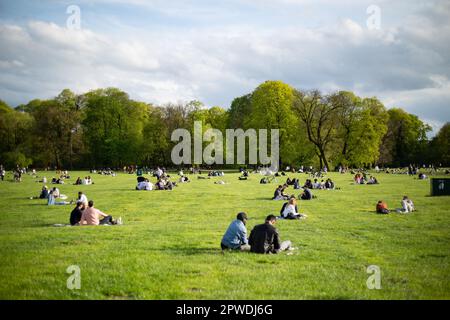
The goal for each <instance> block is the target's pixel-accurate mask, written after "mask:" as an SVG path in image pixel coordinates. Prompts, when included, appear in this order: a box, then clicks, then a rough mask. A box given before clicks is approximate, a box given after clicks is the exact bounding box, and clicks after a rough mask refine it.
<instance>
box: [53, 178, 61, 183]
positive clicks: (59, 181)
mask: <svg viewBox="0 0 450 320" xmlns="http://www.w3.org/2000/svg"><path fill="white" fill-rule="evenodd" d="M52 184H64V180H63V179H61V178H59V179H56V178H52Z"/></svg>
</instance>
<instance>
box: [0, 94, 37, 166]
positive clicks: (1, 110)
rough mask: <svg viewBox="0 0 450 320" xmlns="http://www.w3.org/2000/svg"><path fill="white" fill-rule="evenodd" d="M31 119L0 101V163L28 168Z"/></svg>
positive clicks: (30, 160) (30, 161) (29, 162)
mask: <svg viewBox="0 0 450 320" xmlns="http://www.w3.org/2000/svg"><path fill="white" fill-rule="evenodd" d="M32 124H33V119H32V117H31V116H30V115H29V114H27V113H23V112H18V111H15V110H14V109H11V108H10V107H9V106H8V105H7V104H6V103H4V102H3V101H0V141H1V143H0V159H1V160H0V163H3V161H4V164H5V165H7V166H10V167H12V166H16V165H17V164H18V165H20V166H24V167H26V166H28V165H30V164H31V163H32V159H31V157H29V154H31V152H30V146H31V137H32V135H31V127H32Z"/></svg>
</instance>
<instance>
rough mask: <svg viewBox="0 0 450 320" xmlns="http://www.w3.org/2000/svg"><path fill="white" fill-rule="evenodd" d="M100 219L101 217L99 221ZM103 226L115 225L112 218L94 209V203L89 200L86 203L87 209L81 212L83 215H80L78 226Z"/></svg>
mask: <svg viewBox="0 0 450 320" xmlns="http://www.w3.org/2000/svg"><path fill="white" fill-rule="evenodd" d="M100 217H103V219H102V220H100ZM104 224H109V225H111V224H116V223H115V221H114V220H113V218H112V216H110V215H107V214H106V213H103V212H101V211H100V210H98V209H96V208H94V201H92V200H90V201H89V203H88V207H87V208H86V209H84V210H83V214H82V215H81V219H80V225H88V226H98V225H104Z"/></svg>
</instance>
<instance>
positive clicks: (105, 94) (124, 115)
mask: <svg viewBox="0 0 450 320" xmlns="http://www.w3.org/2000/svg"><path fill="white" fill-rule="evenodd" d="M147 115H148V113H147V105H146V104H144V103H139V102H135V101H132V100H130V99H129V97H128V94H126V93H125V92H123V91H120V90H119V89H115V88H108V89H98V90H94V91H90V92H88V93H87V94H86V107H85V119H84V120H83V122H82V124H83V128H84V130H85V137H86V143H87V146H88V148H89V150H90V154H91V157H92V158H91V159H92V165H94V166H108V165H112V166H123V165H125V164H130V163H133V164H136V162H137V160H138V158H139V148H140V146H141V145H142V143H143V140H142V138H143V137H142V132H143V129H144V119H145V118H146V117H147Z"/></svg>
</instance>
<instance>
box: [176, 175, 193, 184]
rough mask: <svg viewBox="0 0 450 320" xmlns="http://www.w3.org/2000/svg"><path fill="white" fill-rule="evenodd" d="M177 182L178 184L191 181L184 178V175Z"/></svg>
mask: <svg viewBox="0 0 450 320" xmlns="http://www.w3.org/2000/svg"><path fill="white" fill-rule="evenodd" d="M178 181H180V183H186V182H191V181H190V180H189V177H187V176H184V175H183V176H181V177H180V179H179V180H178Z"/></svg>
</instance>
